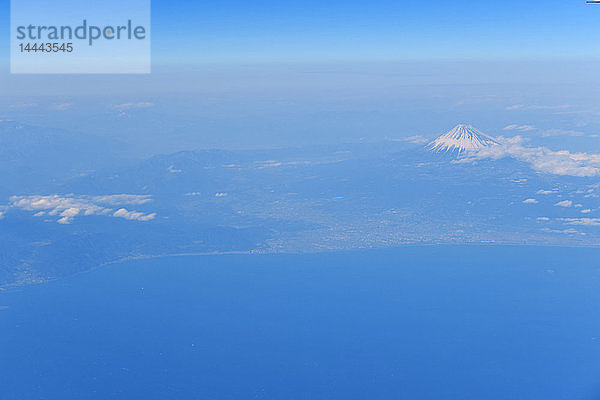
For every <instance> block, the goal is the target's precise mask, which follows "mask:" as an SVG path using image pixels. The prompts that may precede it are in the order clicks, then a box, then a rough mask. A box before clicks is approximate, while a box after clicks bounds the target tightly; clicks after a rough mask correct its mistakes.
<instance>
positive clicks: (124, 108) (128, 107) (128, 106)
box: [113, 101, 154, 111]
mask: <svg viewBox="0 0 600 400" xmlns="http://www.w3.org/2000/svg"><path fill="white" fill-rule="evenodd" d="M152 107H154V103H152V102H149V101H139V102H137V103H123V104H115V105H114V106H113V108H114V109H115V110H117V111H127V110H132V109H135V108H152Z"/></svg>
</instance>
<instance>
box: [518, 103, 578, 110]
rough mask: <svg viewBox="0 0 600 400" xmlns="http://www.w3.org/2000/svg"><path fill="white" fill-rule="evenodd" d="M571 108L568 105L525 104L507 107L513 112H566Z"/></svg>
mask: <svg viewBox="0 0 600 400" xmlns="http://www.w3.org/2000/svg"><path fill="white" fill-rule="evenodd" d="M567 108H571V106H570V105H568V104H562V105H557V106H540V105H525V104H514V105H512V106H508V107H506V109H507V110H508V111H511V110H564V109H567Z"/></svg>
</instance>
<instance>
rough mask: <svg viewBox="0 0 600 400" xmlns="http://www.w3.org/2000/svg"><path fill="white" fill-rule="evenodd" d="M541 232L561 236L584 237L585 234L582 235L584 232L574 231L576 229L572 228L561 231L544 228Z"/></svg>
mask: <svg viewBox="0 0 600 400" xmlns="http://www.w3.org/2000/svg"><path fill="white" fill-rule="evenodd" d="M542 230H543V231H545V232H550V233H563V234H566V235H585V233H584V232H579V231H578V230H576V229H573V228H571V229H562V230H560V229H549V228H544V229H542Z"/></svg>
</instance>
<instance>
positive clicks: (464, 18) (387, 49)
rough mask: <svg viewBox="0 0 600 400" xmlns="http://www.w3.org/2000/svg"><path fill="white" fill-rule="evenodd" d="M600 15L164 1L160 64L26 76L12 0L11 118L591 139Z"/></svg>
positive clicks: (155, 33) (2, 109)
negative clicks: (522, 131) (18, 56)
mask: <svg viewBox="0 0 600 400" xmlns="http://www.w3.org/2000/svg"><path fill="white" fill-rule="evenodd" d="M599 21H600V5H586V4H585V1H584V0H577V1H574V0H570V1H544V2H532V1H530V2H526V1H502V2H499V1H480V2H473V1H452V2H448V1H438V0H433V1H427V2H425V1H397V0H396V1H381V0H371V1H362V2H357V1H351V0H350V1H348V0H347V1H327V0H320V1H316V0H309V1H302V2H298V1H294V2H290V1H287V2H275V1H253V2H248V1H222V0H221V1H202V2H195V1H177V2H175V1H165V0H154V1H153V2H152V57H153V60H152V61H153V73H152V74H151V75H138V76H135V75H113V76H107V75H90V76H74V75H10V74H9V73H8V71H9V60H8V53H9V52H8V50H9V49H8V46H9V22H10V21H9V10H8V2H4V6H3V7H0V38H1V40H0V54H1V55H0V119H1V118H13V119H18V120H19V121H23V122H25V123H32V124H37V125H48V126H58V127H63V128H68V129H73V130H76V131H82V132H88V131H92V132H96V131H97V132H99V133H103V134H114V135H119V136H122V134H123V132H127V135H128V136H127V137H128V138H130V140H131V142H132V143H134V144H135V145H138V143H140V141H142V140H145V141H146V143H147V144H148V146H149V147H148V148H149V149H150V148H151V149H150V150H148V151H149V152H152V151H167V150H168V151H171V150H177V149H182V148H190V147H206V146H217V147H219V146H236V145H243V146H253V145H268V144H288V143H303V142H312V141H316V140H322V141H336V142H338V141H345V140H359V139H360V138H363V137H368V138H383V137H395V136H411V135H414V134H424V135H426V136H432V135H435V134H439V133H442V132H443V131H445V130H447V129H449V128H451V127H452V126H453V125H454V124H455V123H458V122H471V123H473V124H476V125H478V126H479V127H481V128H482V129H484V130H486V131H488V132H489V133H492V134H512V133H514V132H510V131H509V132H504V131H503V128H504V127H505V126H509V125H512V124H517V125H518V126H521V125H522V126H528V125H533V126H535V127H536V129H537V130H530V131H528V133H527V134H528V135H534V134H538V136H541V135H543V134H544V132H547V131H548V130H550V129H562V130H563V131H565V132H568V131H571V130H573V131H577V132H579V131H583V132H584V133H585V134H590V135H591V134H596V133H597V132H600V102H599V101H598V100H597V93H598V92H599V90H600V75H599V74H597V72H596V71H598V69H599V68H600V41H598V40H596V36H598V33H597V32H598V29H597V28H598V26H600V25H599V24H598V22H599ZM40 96H42V97H43V96H46V97H48V98H47V99H39V98H36V97H40ZM85 96H87V97H93V99H83V98H82V97H85ZM150 103H151V104H152V106H150V107H146V106H145V105H146V104H150ZM137 104H142V105H144V106H142V107H137V106H135V105H137ZM123 105H126V106H123ZM515 105H521V106H522V107H521V108H516V109H515V108H511V107H513V106H515ZM123 107H125V108H126V114H127V116H126V117H123V115H121V109H123ZM560 107H563V108H560ZM124 129H125V130H124ZM555 136H556V135H553V136H552V137H555ZM548 137H550V136H548ZM581 137H584V138H588V136H581V135H580V136H577V138H581ZM547 140H549V139H547ZM556 140H559V139H556ZM560 140H561V143H559V145H560V146H563V142H566V141H567V139H563V136H560ZM574 140H575V139H572V138H568V141H569V142H568V143H569V144H571V143H573V142H574ZM577 140H579V141H581V140H583V139H577ZM592 140H593V141H594V142H593V143H591V142H590V141H592ZM596 142H598V144H595V143H596ZM590 143H591V144H590ZM169 146H170V147H169ZM573 146H575V144H574V145H573ZM589 146H594V148H595V149H598V150H600V140H598V139H596V138H595V137H594V139H589V140H588V141H586V142H585V143H584V142H581V144H580V145H579V148H582V149H585V148H587V147H589Z"/></svg>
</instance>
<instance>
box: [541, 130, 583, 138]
mask: <svg viewBox="0 0 600 400" xmlns="http://www.w3.org/2000/svg"><path fill="white" fill-rule="evenodd" d="M583 135H585V134H584V133H583V132H580V131H574V130H569V129H548V130H546V131H544V132H543V133H542V136H544V137H551V136H583Z"/></svg>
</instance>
